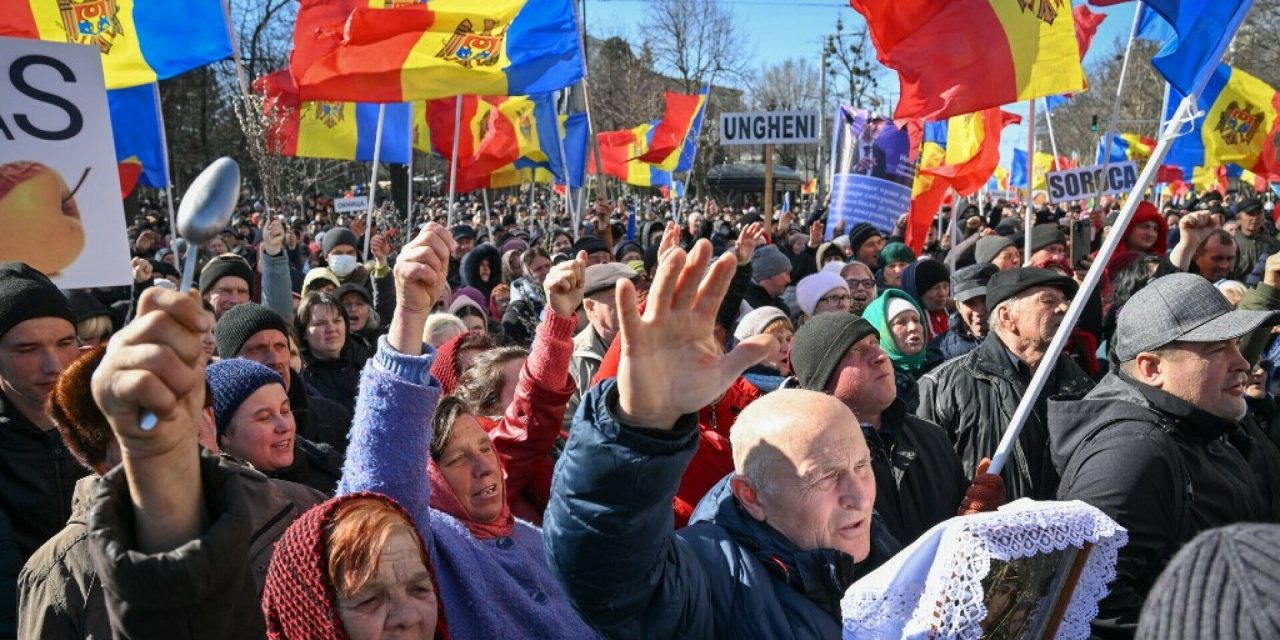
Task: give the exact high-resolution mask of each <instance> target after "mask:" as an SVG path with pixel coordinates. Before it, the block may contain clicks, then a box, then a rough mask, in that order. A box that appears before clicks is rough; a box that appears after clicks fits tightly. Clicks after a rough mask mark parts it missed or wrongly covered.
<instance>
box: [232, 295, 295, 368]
mask: <svg viewBox="0 0 1280 640" xmlns="http://www.w3.org/2000/svg"><path fill="white" fill-rule="evenodd" d="M268 329H275V330H276V331H279V332H280V333H282V334H284V335H285V336H286V337H288V335H289V327H288V326H287V325H286V324H285V321H284V318H281V317H280V314H278V313H276V312H275V311H272V310H271V309H268V308H267V307H264V306H262V305H260V304H257V303H254V302H246V303H245V304H241V305H236V306H234V307H231V310H230V311H227V312H226V313H224V314H222V317H221V318H218V323H217V324H215V325H214V326H213V339H214V341H215V342H216V343H217V345H218V357H219V358H223V359H230V358H235V357H237V356H239V355H240V349H241V348H242V347H244V343H246V342H248V341H249V338H252V337H253V336H254V335H255V334H257V333H258V332H259V331H266V330H268Z"/></svg>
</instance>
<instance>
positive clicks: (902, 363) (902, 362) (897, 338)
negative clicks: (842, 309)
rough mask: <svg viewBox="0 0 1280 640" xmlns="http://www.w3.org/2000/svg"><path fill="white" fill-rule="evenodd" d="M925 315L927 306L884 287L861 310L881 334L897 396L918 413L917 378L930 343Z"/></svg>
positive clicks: (864, 316)
mask: <svg viewBox="0 0 1280 640" xmlns="http://www.w3.org/2000/svg"><path fill="white" fill-rule="evenodd" d="M923 316H924V309H921V308H920V306H919V305H918V304H916V301H915V300H913V299H912V298H911V296H909V295H907V294H906V293H903V292H902V290H900V289H885V291H884V293H882V294H880V297H879V298H876V299H875V300H872V301H871V304H869V305H867V309H866V311H863V312H862V318H863V319H864V320H866V321H867V322H868V323H870V325H871V326H872V327H874V328H875V330H876V333H877V334H878V335H879V339H880V349H881V350H882V351H883V352H884V353H885V355H887V356H888V357H889V362H890V363H891V364H892V367H893V378H894V385H895V387H896V388H897V397H898V399H899V400H901V401H902V403H903V404H904V405H905V406H906V410H907V412H909V413H915V412H916V407H917V405H919V404H920V395H919V392H918V391H917V389H916V381H917V380H918V379H919V377H920V372H921V370H922V369H923V367H924V362H925V353H924V349H925V345H926V344H927V340H926V338H925V332H926V329H925V326H924V320H923Z"/></svg>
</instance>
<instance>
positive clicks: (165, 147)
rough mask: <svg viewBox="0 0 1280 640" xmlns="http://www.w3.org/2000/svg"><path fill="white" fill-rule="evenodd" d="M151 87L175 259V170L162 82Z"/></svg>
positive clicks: (176, 225)
mask: <svg viewBox="0 0 1280 640" xmlns="http://www.w3.org/2000/svg"><path fill="white" fill-rule="evenodd" d="M151 88H152V90H153V91H154V93H155V96H156V122H157V124H159V126H160V151H161V154H160V160H161V162H163V163H164V181H165V187H164V197H165V200H166V201H168V203H169V250H170V251H173V259H174V260H177V259H178V258H180V257H181V256H179V255H178V224H177V222H175V220H176V218H174V215H175V214H174V211H176V210H175V209H174V208H173V171H172V170H171V169H170V167H169V137H168V136H167V135H165V131H164V107H163V105H161V103H160V83H159V82H153V83H151ZM193 249H194V247H191V246H188V247H187V251H192V250H193Z"/></svg>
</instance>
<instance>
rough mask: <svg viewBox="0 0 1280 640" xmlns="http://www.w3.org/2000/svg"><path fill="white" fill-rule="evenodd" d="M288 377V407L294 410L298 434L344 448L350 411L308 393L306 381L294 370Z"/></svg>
mask: <svg viewBox="0 0 1280 640" xmlns="http://www.w3.org/2000/svg"><path fill="white" fill-rule="evenodd" d="M289 378H290V379H289V409H290V410H291V411H293V421H294V424H296V425H297V427H298V435H300V436H302V437H304V438H306V439H308V440H310V441H312V442H315V443H319V444H327V445H329V446H331V447H333V448H334V449H337V450H338V451H346V450H347V432H348V431H350V430H351V412H350V411H347V409H346V407H343V406H342V405H340V404H338V403H336V402H334V401H332V400H327V399H325V398H323V397H321V396H312V395H308V394H307V383H306V382H304V381H303V379H302V375H301V374H299V373H298V372H297V371H293V370H290V371H289Z"/></svg>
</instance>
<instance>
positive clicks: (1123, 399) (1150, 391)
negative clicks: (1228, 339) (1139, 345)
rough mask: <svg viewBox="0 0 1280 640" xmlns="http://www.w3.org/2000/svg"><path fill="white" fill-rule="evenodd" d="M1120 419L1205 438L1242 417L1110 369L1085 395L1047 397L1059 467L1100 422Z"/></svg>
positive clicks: (1197, 439)
mask: <svg viewBox="0 0 1280 640" xmlns="http://www.w3.org/2000/svg"><path fill="white" fill-rule="evenodd" d="M1119 421H1134V422H1147V423H1152V424H1162V425H1165V427H1166V428H1168V429H1170V430H1174V431H1176V432H1177V433H1178V435H1180V436H1181V437H1183V438H1187V439H1189V440H1191V441H1193V442H1204V443H1207V442H1209V441H1211V440H1215V439H1217V438H1220V437H1222V436H1224V435H1227V434H1229V433H1231V432H1232V431H1235V430H1236V428H1237V427H1238V423H1236V422H1235V421H1232V420H1226V419H1223V418H1219V417H1217V416H1214V415H1211V414H1209V413H1208V412H1205V411H1202V410H1200V409H1197V408H1196V407H1195V406H1193V405H1191V404H1189V403H1188V402H1186V401H1184V400H1181V399H1179V398H1177V397H1175V396H1173V395H1170V394H1169V393H1166V392H1164V391H1161V390H1159V389H1156V388H1154V387H1148V386H1145V385H1142V384H1141V383H1138V382H1135V381H1133V380H1131V379H1129V378H1127V377H1125V376H1124V375H1122V374H1119V373H1117V372H1114V371H1113V372H1111V373H1108V374H1107V375H1106V376H1105V377H1104V378H1103V379H1102V381H1101V382H1099V383H1098V386H1096V387H1094V388H1093V390H1092V391H1090V392H1089V393H1088V394H1086V395H1085V396H1084V397H1083V398H1079V399H1075V397H1074V396H1060V397H1058V398H1051V399H1050V400H1049V439H1050V443H1051V444H1050V446H1051V453H1052V455H1053V465H1054V466H1055V467H1056V468H1057V469H1058V470H1059V472H1061V470H1062V469H1065V468H1066V466H1067V463H1068V462H1069V461H1070V460H1071V454H1072V453H1074V452H1075V451H1076V450H1078V449H1079V448H1080V447H1081V446H1082V445H1083V444H1084V443H1085V441H1087V440H1088V439H1089V438H1090V437H1091V436H1092V435H1093V434H1094V433H1095V432H1096V431H1097V430H1098V429H1099V428H1100V427H1102V426H1104V425H1106V424H1110V423H1115V422H1119Z"/></svg>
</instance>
